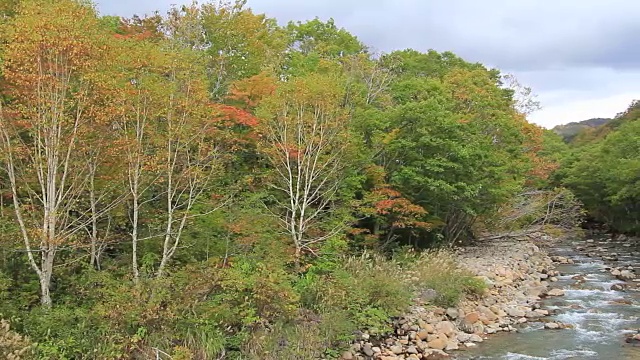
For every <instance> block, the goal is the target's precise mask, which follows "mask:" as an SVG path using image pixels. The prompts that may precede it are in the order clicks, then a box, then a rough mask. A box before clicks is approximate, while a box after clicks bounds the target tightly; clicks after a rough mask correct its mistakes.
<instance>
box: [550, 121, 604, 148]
mask: <svg viewBox="0 0 640 360" xmlns="http://www.w3.org/2000/svg"><path fill="white" fill-rule="evenodd" d="M611 120H612V119H608V118H593V119H589V120H584V121H580V122H570V123H568V124H565V125H558V126H556V127H554V128H553V129H552V130H553V131H554V132H555V133H556V134H558V135H560V136H562V138H563V139H564V141H566V142H570V141H571V140H572V139H573V138H574V137H575V136H576V135H578V133H580V132H581V131H582V130H584V129H587V128H597V127H600V126H602V125H605V124H607V123H609V122H610V121H611Z"/></svg>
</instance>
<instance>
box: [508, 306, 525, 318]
mask: <svg viewBox="0 0 640 360" xmlns="http://www.w3.org/2000/svg"><path fill="white" fill-rule="evenodd" d="M507 314H508V315H509V316H511V317H517V318H521V317H524V316H525V314H526V313H525V312H524V310H521V309H518V308H515V307H510V308H507Z"/></svg>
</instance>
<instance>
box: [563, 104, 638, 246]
mask: <svg viewBox="0 0 640 360" xmlns="http://www.w3.org/2000/svg"><path fill="white" fill-rule="evenodd" d="M558 154H562V155H560V156H559V160H560V161H561V163H562V166H561V167H560V169H559V170H558V171H557V172H556V173H555V174H554V175H553V178H554V181H555V182H556V183H558V184H564V185H565V186H567V187H568V188H570V189H571V190H572V191H573V192H574V193H575V195H576V196H578V198H579V199H580V200H581V201H582V202H583V203H584V205H585V209H586V210H588V212H589V215H590V220H592V221H593V222H596V223H599V224H602V225H605V226H607V227H608V228H610V229H611V230H613V231H618V232H623V233H634V234H638V233H640V207H639V206H640V103H639V102H637V101H634V102H633V103H632V104H631V105H630V106H629V108H628V109H627V110H626V111H625V112H622V113H620V114H619V115H618V116H616V117H615V118H614V119H613V120H611V121H609V122H607V123H606V124H604V125H602V126H600V127H595V128H587V129H584V130H582V131H581V132H579V133H578V134H577V136H576V137H575V138H574V139H573V140H572V141H571V142H570V143H569V144H568V146H567V147H566V148H564V149H559V150H558Z"/></svg>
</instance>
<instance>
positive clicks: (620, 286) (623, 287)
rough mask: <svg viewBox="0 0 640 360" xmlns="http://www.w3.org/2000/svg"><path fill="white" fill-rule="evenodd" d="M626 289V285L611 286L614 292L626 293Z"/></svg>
mask: <svg viewBox="0 0 640 360" xmlns="http://www.w3.org/2000/svg"><path fill="white" fill-rule="evenodd" d="M624 289H625V286H624V284H613V285H611V288H610V290H613V291H624Z"/></svg>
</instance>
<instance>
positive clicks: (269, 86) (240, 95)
mask: <svg viewBox="0 0 640 360" xmlns="http://www.w3.org/2000/svg"><path fill="white" fill-rule="evenodd" d="M275 90H276V79H275V78H274V77H272V76H269V75H266V74H264V73H262V74H258V75H255V76H252V77H250V78H247V79H242V80H238V81H236V82H234V83H233V84H231V86H230V88H229V94H228V95H227V100H230V101H233V102H234V103H235V102H237V103H239V105H238V106H241V107H243V108H245V109H254V108H256V107H258V105H260V102H261V101H262V99H264V98H265V97H267V96H269V95H271V94H273V93H274V92H275Z"/></svg>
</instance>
